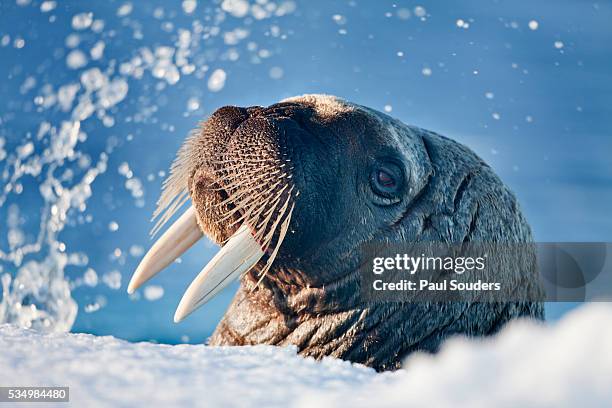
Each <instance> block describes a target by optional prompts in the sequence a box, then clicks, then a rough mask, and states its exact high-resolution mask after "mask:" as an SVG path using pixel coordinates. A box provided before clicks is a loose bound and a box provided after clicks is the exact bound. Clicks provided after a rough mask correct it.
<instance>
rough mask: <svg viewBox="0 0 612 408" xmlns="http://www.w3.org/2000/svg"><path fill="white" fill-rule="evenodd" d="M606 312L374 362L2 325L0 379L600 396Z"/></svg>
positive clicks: (166, 387) (208, 399)
mask: <svg viewBox="0 0 612 408" xmlns="http://www.w3.org/2000/svg"><path fill="white" fill-rule="evenodd" d="M611 323H612V306H610V305H609V304H604V303H601V304H591V305H588V306H583V307H581V308H579V309H577V310H576V311H574V312H572V313H570V314H568V315H566V317H565V318H564V319H563V320H561V321H560V322H558V323H557V324H555V325H554V326H544V325H538V324H536V323H533V322H528V321H517V322H514V323H512V324H510V325H509V326H508V327H507V328H506V329H505V330H503V332H502V333H501V334H500V335H498V336H496V337H494V338H490V339H486V340H471V341H469V340H466V339H462V338H456V339H451V340H450V341H448V342H447V343H446V345H445V346H444V347H443V349H442V350H441V352H440V353H438V354H437V355H435V356H431V355H424V354H417V355H413V356H412V357H410V358H409V359H408V360H407V361H406V364H405V369H403V370H399V371H396V372H393V373H382V374H377V373H376V372H375V371H374V370H372V369H369V368H367V367H364V366H361V365H356V364H351V363H348V362H345V361H341V360H337V359H333V358H325V359H323V360H322V361H320V362H319V361H315V360H313V359H311V358H302V357H300V356H297V355H296V349H295V348H278V347H272V346H248V347H207V346H204V345H177V346H168V345H160V344H152V343H137V344H134V343H128V342H125V341H122V340H118V339H115V338H113V337H96V336H92V335H87V334H59V333H55V334H42V333H39V332H36V331H32V330H24V329H18V328H16V327H14V326H10V325H3V326H0V349H1V350H3V352H2V353H0V384H3V385H5V384H13V385H21V386H28V385H29V386H32V385H41V386H42V385H46V386H50V385H56V386H69V387H70V399H71V402H72V403H73V404H75V405H78V406H101V405H104V406H112V405H121V406H135V405H137V406H147V405H149V404H151V403H155V405H170V406H193V405H196V406H228V407H231V406H240V407H249V406H253V407H260V406H266V407H275V406H283V407H284V406H290V407H291V406H293V407H312V406H317V407H327V406H351V407H371V406H373V405H375V406H382V407H385V406H388V407H395V406H442V407H445V406H449V407H450V406H452V407H456V406H476V407H485V406H501V407H506V406H508V407H510V406H521V407H531V406H555V407H563V406H582V407H587V406H609V405H610V403H611V402H612V388H611V387H610V382H611V380H612V353H610V352H609V345H610V344H612V324H611ZM18 379H19V380H18Z"/></svg>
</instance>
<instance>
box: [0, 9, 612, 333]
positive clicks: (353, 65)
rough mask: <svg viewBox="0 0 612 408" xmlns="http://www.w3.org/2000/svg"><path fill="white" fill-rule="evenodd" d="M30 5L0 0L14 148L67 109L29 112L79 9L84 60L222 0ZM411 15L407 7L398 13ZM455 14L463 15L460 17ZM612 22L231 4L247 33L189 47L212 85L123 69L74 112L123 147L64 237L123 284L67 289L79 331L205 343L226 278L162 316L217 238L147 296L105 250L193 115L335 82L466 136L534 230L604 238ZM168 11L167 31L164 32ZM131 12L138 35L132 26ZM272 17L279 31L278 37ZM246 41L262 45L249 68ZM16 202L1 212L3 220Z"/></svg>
mask: <svg viewBox="0 0 612 408" xmlns="http://www.w3.org/2000/svg"><path fill="white" fill-rule="evenodd" d="M40 3H41V2H40V1H34V2H32V3H30V4H29V5H26V6H17V5H16V4H14V2H13V1H9V0H7V1H3V2H2V3H1V5H0V38H1V37H2V36H4V35H10V37H11V44H10V45H8V46H4V47H1V48H0V79H1V81H0V94H1V95H2V98H0V135H2V136H4V137H5V138H6V141H7V142H6V143H7V146H6V147H5V148H6V149H8V150H10V148H11V147H13V148H14V146H16V145H17V144H19V143H20V142H21V141H22V140H23V138H26V137H27V135H28V132H30V134H35V133H36V131H37V129H38V126H39V123H40V122H41V121H42V120H53V121H59V120H60V119H61V118H62V117H63V116H62V115H64V114H63V113H62V112H61V111H59V110H58V109H51V110H45V111H43V112H38V111H37V109H36V106H35V105H34V104H33V98H34V96H35V90H36V89H38V88H40V85H42V84H44V83H50V84H64V83H66V82H69V81H71V80H77V79H78V72H79V71H75V70H71V69H68V68H67V67H66V64H65V63H64V60H65V55H66V48H65V45H64V43H65V38H66V36H68V35H69V34H70V33H71V32H73V31H74V30H73V29H72V28H71V26H70V21H71V19H72V16H73V15H74V14H76V13H79V12H84V11H85V12H93V14H94V16H95V17H96V18H101V19H103V20H104V21H105V28H104V41H105V42H106V49H105V52H104V57H103V59H102V60H101V61H98V62H92V63H90V65H88V67H91V66H96V64H101V65H108V63H109V61H111V60H112V59H118V60H124V59H125V57H126V56H129V55H131V53H132V52H133V51H134V50H135V49H136V48H138V47H141V46H144V45H147V46H149V47H153V46H156V45H171V44H172V43H173V42H174V41H175V40H176V36H175V35H174V34H173V32H175V31H176V28H178V27H185V28H190V27H191V26H192V23H193V21H194V20H195V19H198V18H201V17H202V16H203V15H204V12H203V10H204V9H205V8H213V7H217V4H216V3H217V2H205V1H201V0H200V1H199V2H198V8H197V9H196V11H195V12H194V13H193V14H192V15H187V14H185V13H184V12H183V10H182V9H181V5H180V2H173V6H171V5H170V2H163V1H148V2H136V1H134V2H133V5H134V7H133V11H132V12H131V14H130V15H129V16H128V17H127V18H120V17H118V16H117V15H116V12H117V9H118V8H119V6H120V5H122V4H123V2H117V1H104V2H83V1H61V2H59V4H58V5H57V8H56V9H55V10H53V11H52V12H50V13H41V12H40V10H39V7H40ZM174 3H176V4H174ZM162 6H163V9H164V14H165V17H164V18H162V19H158V18H155V17H154V10H155V9H156V8H158V7H162ZM417 6H421V7H422V8H424V10H425V15H424V16H423V17H422V18H421V17H417V16H416V15H415V12H416V14H420V11H421V10H420V9H417V10H415V7H417ZM406 10H408V11H409V12H410V14H411V16H410V18H407V19H405V18H400V17H405V16H406V14H407V13H406ZM51 15H53V16H55V19H54V21H53V22H50V21H49V19H50V16H51ZM334 15H338V16H339V17H335V18H334ZM459 19H462V20H463V21H464V22H466V23H467V24H469V27H468V28H462V27H459V26H458V23H457V20H459ZM531 20H534V21H537V23H538V28H537V30H532V29H530V28H529V22H530V21H531ZM610 21H612V4H611V3H609V2H604V1H601V2H585V1H579V0H554V1H553V0H547V1H538V2H527V1H514V0H507V1H502V0H500V1H475V0H469V1H461V2H427V1H420V2H414V1H396V2H391V1H376V2H374V1H365V0H362V1H329V0H320V1H319V0H317V1H308V2H306V1H304V2H298V4H297V9H296V11H295V12H293V13H292V14H290V15H287V16H283V17H273V18H270V19H265V20H261V21H260V20H256V19H252V18H251V19H250V21H247V20H244V19H238V18H234V17H227V20H226V21H225V22H224V23H223V25H222V27H223V28H222V31H227V30H230V29H233V28H235V27H238V26H246V27H247V28H248V29H249V30H250V35H249V37H248V38H247V39H246V40H243V41H242V42H240V43H239V44H238V45H236V46H228V45H224V44H223V42H222V41H220V40H216V42H215V41H209V42H207V43H205V44H202V45H201V47H200V48H199V50H198V51H197V52H198V53H199V54H201V55H202V60H201V62H200V63H201V64H208V65H209V66H210V68H211V70H214V69H217V68H222V69H224V70H225V72H226V73H227V81H226V84H225V87H224V88H223V89H222V90H221V91H220V92H218V93H211V92H209V91H208V89H207V87H206V80H207V78H208V77H207V76H205V78H204V79H198V78H196V77H195V76H182V77H181V79H180V81H179V82H178V83H177V84H175V85H173V86H165V87H164V88H163V89H159V88H156V85H157V84H158V83H160V82H161V81H160V80H158V79H155V78H153V77H151V76H150V75H148V76H147V75H145V77H143V79H142V80H140V81H131V82H130V93H129V94H128V97H127V99H126V101H124V102H123V103H122V104H121V105H119V106H118V107H117V108H116V109H115V110H114V112H113V115H114V118H115V124H114V126H112V127H110V128H107V127H104V126H102V125H101V124H100V122H98V121H88V122H84V123H83V127H84V130H86V132H87V133H88V135H89V139H88V140H87V142H86V144H84V145H83V146H84V147H83V148H85V149H87V150H88V151H90V152H91V154H92V156H97V155H98V154H99V152H101V151H102V150H104V149H105V148H106V147H107V144H108V143H109V138H110V140H113V141H115V143H116V145H117V146H116V148H115V149H114V151H113V153H112V154H111V155H110V158H109V169H108V171H107V172H106V173H105V174H103V175H101V176H100V177H99V178H98V179H97V180H96V181H95V182H94V184H93V185H92V187H93V196H92V198H91V199H90V200H89V201H88V205H87V210H86V212H85V214H89V215H91V216H92V217H93V222H92V223H90V224H85V225H78V226H75V227H73V228H67V229H66V230H65V231H63V232H62V233H61V235H60V237H61V239H62V241H63V242H65V243H66V246H67V247H68V248H70V250H72V251H83V252H85V253H87V254H88V256H89V266H90V267H92V268H93V269H95V270H96V271H97V272H98V275H100V276H101V275H103V274H104V273H105V272H108V271H111V270H115V269H116V270H119V271H120V272H121V274H122V276H123V280H122V287H121V289H120V290H111V289H109V288H108V287H106V286H105V285H103V284H99V285H98V286H97V287H95V288H85V287H79V288H77V289H75V291H74V293H73V296H74V297H75V299H76V300H77V301H78V303H79V306H80V310H79V314H78V317H77V320H76V323H75V325H74V327H73V331H75V332H88V333H94V334H112V335H115V336H118V337H122V338H126V339H129V340H146V339H153V340H156V341H161V342H173V343H174V342H179V341H185V340H187V338H185V337H183V336H188V341H190V342H199V341H202V340H203V339H204V338H206V337H207V336H208V335H209V334H210V333H211V332H212V330H213V329H214V327H215V325H216V323H217V322H218V320H219V318H220V316H222V314H223V312H224V310H225V308H226V307H227V304H228V302H229V300H230V299H231V296H232V293H233V290H235V286H233V287H231V288H229V289H227V290H225V291H224V292H223V293H222V295H221V296H219V297H218V298H216V299H215V300H213V301H212V302H210V303H209V304H207V305H206V306H205V307H203V308H201V309H200V310H199V311H197V312H196V313H194V314H193V315H192V316H190V317H189V318H188V319H186V320H185V321H184V322H183V323H180V324H178V325H175V324H173V323H172V316H173V313H174V310H175V308H176V305H177V304H178V301H179V299H180V297H181V295H182V293H183V291H184V290H185V288H186V287H187V285H188V284H189V282H190V281H191V280H192V279H193V278H194V277H195V275H196V274H197V273H198V271H199V270H200V269H201V267H202V266H203V265H204V264H205V263H206V262H207V261H208V260H209V259H210V258H211V257H212V255H213V254H214V252H215V251H216V248H215V247H214V246H213V245H211V244H210V243H206V242H201V243H198V244H197V245H196V246H195V247H194V248H192V249H191V250H190V251H189V252H188V253H187V254H186V255H185V256H183V257H182V263H180V264H173V265H172V266H171V267H169V268H168V269H167V270H166V271H164V273H162V274H160V275H159V276H158V277H157V278H155V280H154V282H153V283H154V284H158V285H161V286H162V287H163V288H164V291H165V293H164V296H163V297H162V298H161V299H159V300H155V301H149V300H146V299H143V298H141V299H140V300H130V299H129V298H128V296H127V295H126V294H125V287H126V285H127V281H128V280H129V277H130V276H131V273H132V271H133V270H134V268H135V267H136V265H137V262H138V260H139V258H138V257H134V256H129V255H128V256H125V255H124V256H122V257H120V259H116V257H113V256H112V254H113V252H115V249H116V248H119V249H120V250H121V251H122V253H123V254H126V253H128V252H129V248H130V246H132V245H140V246H143V247H148V246H149V245H150V243H151V242H150V241H149V239H148V232H149V230H150V228H151V224H150V223H149V218H150V216H151V214H152V211H153V209H154V206H155V202H156V200H157V198H158V194H159V191H160V186H161V181H162V180H163V178H162V177H159V176H158V172H160V171H166V170H167V169H168V168H169V165H170V163H171V161H172V159H173V157H174V155H175V152H176V150H177V149H178V147H179V146H180V144H181V142H182V140H183V139H184V137H185V136H186V135H187V133H188V132H189V131H190V130H191V129H192V128H194V127H195V126H196V124H197V122H198V121H199V120H201V119H203V118H205V117H206V116H207V115H208V114H210V113H211V112H212V111H214V110H215V109H216V108H218V107H220V106H223V105H228V104H233V105H242V106H244V105H255V104H259V105H267V104H271V103H274V102H277V101H278V100H280V99H282V98H285V97H288V96H292V95H296V94H303V93H330V94H335V95H338V96H341V97H344V98H346V99H349V100H352V101H354V102H357V103H360V104H364V105H367V106H370V107H372V108H375V109H378V110H384V109H385V106H386V105H389V106H390V107H391V112H390V114H391V115H392V116H394V117H397V118H399V119H401V120H403V121H404V122H406V123H410V124H414V125H417V126H421V127H424V128H428V129H431V130H434V131H436V132H439V133H442V134H444V135H447V136H449V137H452V138H454V139H456V140H459V141H460V142H462V143H464V144H466V145H468V146H470V147H471V148H472V149H474V150H475V151H476V152H477V153H478V154H479V155H480V156H481V157H482V158H483V159H485V161H487V162H488V163H490V164H491V165H492V166H493V167H494V169H495V170H496V171H497V173H498V174H499V175H500V177H501V178H502V179H503V180H504V181H505V182H506V183H507V184H508V185H509V186H510V187H511V188H512V190H514V192H515V193H516V194H517V196H518V197H519V200H520V203H521V205H522V208H523V210H524V212H525V214H526V216H527V218H528V220H529V222H530V223H531V225H532V227H533V231H534V233H535V237H536V239H537V240H539V241H610V240H611V239H612V217H611V216H610V209H611V208H612V188H611V186H612V160H611V158H610V157H611V153H612V126H611V125H612V123H611V120H612V28H611V27H612V26H611V25H610ZM168 22H169V23H171V24H172V25H173V26H174V28H173V30H174V31H171V32H167V31H166V29H168V25H167V24H166V23H168ZM204 23H205V22H204ZM135 25H136V26H137V27H139V29H140V30H141V31H142V33H143V35H142V38H133V35H132V33H133V31H134V27H135ZM459 25H461V24H459ZM532 25H533V23H532ZM272 26H277V27H278V29H279V30H280V32H281V33H282V34H283V35H285V36H286V37H285V38H282V37H281V36H277V37H275V36H274V35H272V34H271V33H272V32H273V31H274V30H276V29H275V28H272V29H271V27H272ZM111 32H113V33H114V34H111ZM88 35H89V34H83V37H82V38H83V40H82V43H87V41H90V42H91V41H93V40H92V39H91V38H93V37H92V36H90V37H91V38H90V37H87V36H88ZM17 36H21V37H22V38H23V39H24V40H25V46H24V47H23V48H15V47H14V46H12V41H13V39H14V38H16V37H17ZM249 41H251V42H255V43H257V44H258V46H259V48H260V49H262V48H264V49H267V50H269V52H270V54H271V55H270V56H269V57H268V58H261V62H260V63H257V64H254V63H252V61H251V60H250V57H249V56H248V55H249V54H248V52H247V47H248V42H249ZM89 44H90V43H89ZM230 48H236V49H237V50H238V52H239V53H240V54H241V57H240V58H239V59H238V60H237V61H231V60H230V59H228V58H227V57H224V56H223V53H224V52H227V50H228V49H230ZM87 49H88V48H87ZM278 68H281V69H282V73H283V74H282V78H280V79H275V78H272V77H271V75H270V72H271V70H273V71H274V72H276V73H278V72H279V71H278ZM29 76H34V77H35V78H36V80H37V83H38V86H37V87H36V88H34V90H32V91H27V92H25V93H24V92H22V91H20V88H21V87H22V84H23V83H24V81H25V79H26V78H27V77H29ZM192 97H197V98H199V101H200V107H199V108H198V109H197V110H195V111H193V112H188V111H187V109H186V104H187V100H188V99H189V98H192ZM148 106H155V107H156V111H155V112H154V113H153V114H152V115H151V117H150V119H149V120H148V121H147V122H146V123H134V122H133V121H126V118H130V117H133V116H134V115H135V114H136V113H138V112H142V111H143V108H145V107H148ZM128 135H131V136H128ZM124 162H127V163H129V166H130V169H131V170H132V172H133V173H134V175H136V176H137V177H139V178H140V179H141V180H142V181H143V183H144V206H143V207H142V208H139V207H137V206H136V205H135V200H134V199H133V198H132V196H131V195H130V193H129V191H127V190H126V189H125V188H124V187H123V185H124V183H125V178H124V177H123V176H122V175H121V174H119V172H118V168H119V166H120V164H121V163H124ZM1 169H2V165H1V164H0V170H1ZM149 175H153V177H151V178H152V180H148V179H147V176H149ZM39 181H40V180H38V179H34V178H32V179H27V180H24V182H25V183H24V192H23V193H22V194H21V195H20V196H17V197H14V196H13V197H12V198H11V201H12V202H15V203H17V204H18V205H19V206H20V207H21V208H22V209H27V210H28V211H25V212H22V215H23V216H24V217H25V219H26V221H25V225H26V227H27V228H28V229H27V231H29V234H31V235H33V234H35V233H36V227H37V222H38V221H36V219H37V217H39V213H40V203H39V202H38V201H37V199H36V194H37V186H38V183H39ZM9 203H10V202H9ZM9 203H7V205H5V206H4V207H3V208H0V229H1V228H3V227H2V225H3V224H2V223H3V222H4V220H5V219H6V208H7V206H8V204H9ZM112 221H115V222H117V223H118V225H119V229H118V231H115V232H113V231H110V230H109V228H108V225H109V223H110V222H112ZM5 235H6V234H4V233H3V231H2V230H0V245H3V246H5V245H6V237H5ZM30 238H31V237H30ZM4 270H5V271H9V272H10V271H11V266H10V265H4ZM82 273H83V269H79V268H72V269H70V270H69V271H68V274H69V275H70V276H71V277H72V278H75V277H78V276H81V275H82ZM100 295H102V296H104V297H105V298H106V300H107V302H106V305H105V306H104V307H102V308H101V309H100V310H98V311H96V312H93V313H85V312H84V310H83V308H84V306H85V305H87V304H88V303H91V302H93V301H95V299H96V297H98V296H100ZM574 306H575V305H568V304H551V305H549V307H548V316H549V318H552V319H555V318H558V317H559V316H561V315H562V314H563V313H564V312H565V311H567V310H568V309H570V308H572V307H574Z"/></svg>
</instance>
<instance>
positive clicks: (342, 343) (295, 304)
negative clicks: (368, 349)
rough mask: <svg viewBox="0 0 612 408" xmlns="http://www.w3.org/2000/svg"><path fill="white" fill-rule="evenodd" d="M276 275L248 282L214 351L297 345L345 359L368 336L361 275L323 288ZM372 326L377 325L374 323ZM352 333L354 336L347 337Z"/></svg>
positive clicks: (295, 274)
mask: <svg viewBox="0 0 612 408" xmlns="http://www.w3.org/2000/svg"><path fill="white" fill-rule="evenodd" d="M274 272H275V273H271V274H270V275H271V276H273V277H266V278H264V279H263V280H262V281H261V282H260V283H259V285H257V281H258V280H257V279H255V277H256V274H247V275H246V276H245V277H244V278H243V279H242V282H241V285H240V288H239V290H238V293H237V294H236V296H235V297H234V300H233V302H232V304H231V305H230V307H229V309H228V311H227V313H226V314H225V316H224V317H223V319H222V321H221V322H220V323H219V325H218V326H217V329H216V330H215V332H214V334H213V335H212V337H211V338H210V340H209V344H210V345H251V344H274V345H281V346H283V345H296V346H297V347H298V349H299V350H300V353H301V354H305V355H311V356H314V357H322V356H325V355H335V356H338V357H341V356H344V355H345V353H346V352H347V350H350V348H351V347H352V345H353V343H354V341H355V339H357V338H358V337H359V336H358V335H359V333H360V332H365V331H367V330H368V328H367V327H365V326H364V325H363V322H364V313H365V312H366V311H365V309H364V308H362V307H361V306H360V304H359V288H358V276H357V274H356V273H348V274H347V275H345V276H344V277H342V278H340V279H337V280H336V281H332V282H327V283H326V284H325V285H322V286H303V285H301V284H299V283H297V282H298V281H299V280H300V279H301V278H300V274H299V272H298V271H290V270H282V271H278V270H276V271H274ZM289 275H290V276H291V282H289V281H287V280H286V279H287V277H288V276H289ZM246 316H248V320H247V319H246V318H245V317H246ZM368 324H376V322H375V321H374V320H372V319H369V321H368ZM347 332H348V333H353V334H354V336H352V337H351V336H346V335H343V334H344V333H347Z"/></svg>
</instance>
